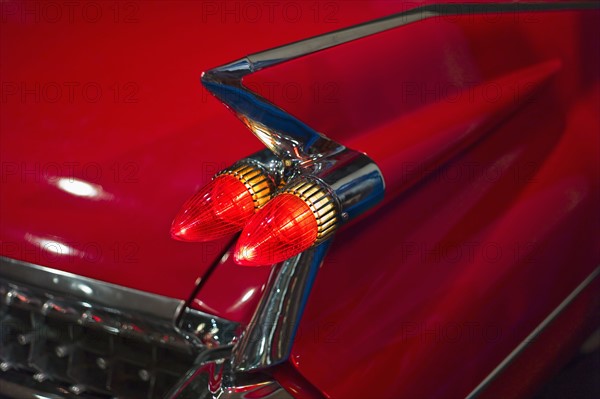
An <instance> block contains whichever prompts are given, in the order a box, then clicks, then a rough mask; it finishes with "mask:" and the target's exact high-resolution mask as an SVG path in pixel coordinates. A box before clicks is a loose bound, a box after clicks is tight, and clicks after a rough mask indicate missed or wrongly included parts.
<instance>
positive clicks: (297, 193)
mask: <svg viewBox="0 0 600 399" xmlns="http://www.w3.org/2000/svg"><path fill="white" fill-rule="evenodd" d="M274 188H275V187H274V183H273V180H272V179H270V178H269V176H268V175H266V173H265V172H264V171H263V170H262V169H261V168H259V167H257V166H255V165H252V164H242V165H239V166H237V167H233V168H231V169H226V170H224V171H223V172H221V173H220V174H218V175H217V176H216V177H215V178H214V179H213V181H212V182H211V183H209V184H208V185H207V186H205V187H204V188H203V189H202V190H200V191H199V192H198V193H196V195H194V196H193V197H192V198H190V199H189V200H188V201H187V202H186V203H185V204H184V205H183V207H182V208H181V210H180V211H179V213H178V214H177V216H176V217H175V220H174V221H173V224H172V226H171V235H172V236H173V238H175V239H178V240H182V241H210V240H215V239H218V238H221V237H225V236H228V235H231V234H233V233H235V232H237V231H239V230H242V229H243V231H242V234H241V236H240V238H239V240H238V242H237V245H236V249H235V256H234V258H235V261H236V263H238V264H240V265H244V266H261V265H270V264H273V263H277V262H281V261H284V260H286V259H288V258H290V257H292V256H294V255H297V254H299V253H300V252H302V251H304V250H306V249H308V248H310V247H311V246H313V245H315V244H318V243H320V242H322V241H325V240H326V239H327V238H329V237H330V236H331V235H332V234H333V232H334V231H335V229H336V228H337V226H338V224H339V219H338V211H337V207H336V202H335V200H334V196H333V195H332V194H331V193H330V192H329V190H328V189H327V188H326V187H325V186H324V185H323V184H321V183H319V182H318V181H317V180H316V179H310V178H305V177H301V178H299V179H296V180H295V181H293V182H292V183H290V184H289V185H287V186H286V187H284V188H283V189H282V190H281V192H280V193H279V194H278V195H276V196H275V197H274V198H273V199H271V197H272V196H273V192H274Z"/></svg>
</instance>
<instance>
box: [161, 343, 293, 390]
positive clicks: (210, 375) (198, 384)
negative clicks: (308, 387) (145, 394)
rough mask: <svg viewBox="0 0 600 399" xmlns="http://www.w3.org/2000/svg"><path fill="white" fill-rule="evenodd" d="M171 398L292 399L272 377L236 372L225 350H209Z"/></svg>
mask: <svg viewBox="0 0 600 399" xmlns="http://www.w3.org/2000/svg"><path fill="white" fill-rule="evenodd" d="M167 398H168V399H215V398H218V399H293V397H292V396H291V395H290V394H289V393H288V392H287V391H286V390H285V389H283V388H282V387H281V385H280V384H279V383H278V382H277V381H275V380H273V379H272V378H271V377H269V376H267V375H265V374H261V373H236V372H235V371H234V370H233V369H232V363H231V359H230V353H229V352H227V350H226V349H221V350H214V351H208V352H207V353H206V354H205V355H204V356H203V357H202V358H201V359H199V360H198V361H197V362H196V366H195V367H194V368H193V369H191V370H190V371H189V372H188V373H187V374H186V375H185V377H184V378H182V380H181V381H180V383H179V384H178V385H177V386H176V387H175V388H174V389H173V390H172V391H171V392H170V393H169V395H168V396H167Z"/></svg>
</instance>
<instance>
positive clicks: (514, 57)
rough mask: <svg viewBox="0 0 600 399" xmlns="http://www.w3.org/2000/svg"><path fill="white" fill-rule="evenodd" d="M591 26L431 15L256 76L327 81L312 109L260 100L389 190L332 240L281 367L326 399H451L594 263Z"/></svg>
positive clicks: (595, 99) (598, 96) (524, 17)
mask: <svg viewBox="0 0 600 399" xmlns="http://www.w3.org/2000/svg"><path fill="white" fill-rule="evenodd" d="M598 18H599V14H598V12H593V13H577V12H560V13H544V14H520V15H518V16H516V15H503V16H500V15H485V16H481V15H467V16H464V17H452V18H438V19H433V20H430V21H426V22H420V23H416V24H413V25H408V26H405V27H402V28H398V29H396V30H395V31H393V32H386V33H383V34H379V35H376V36H374V37H371V38H368V39H363V40H361V41H360V42H356V43H353V44H348V45H346V46H342V47H339V48H336V49H331V50H327V51H325V52H321V53H318V54H314V55H312V56H309V57H306V58H304V59H301V60H298V61H297V62H294V63H289V64H286V65H281V66H277V67H275V68H273V69H271V70H265V71H262V72H260V73H257V74H256V75H255V76H254V80H252V81H251V84H252V85H255V87H257V88H259V89H260V88H261V87H264V83H261V82H265V81H270V80H271V81H272V80H275V81H278V80H279V79H287V82H291V81H295V82H298V83H297V86H298V87H302V88H306V87H310V86H309V85H311V84H314V82H315V80H316V82H317V83H318V84H321V86H322V87H324V86H325V83H326V82H333V84H332V87H337V88H338V89H339V93H340V99H341V100H339V101H331V102H324V103H323V104H321V105H320V106H319V107H315V106H314V104H306V103H300V102H294V101H290V96H289V95H288V96H287V97H286V96H280V97H277V96H274V95H272V96H271V97H270V98H272V99H273V101H275V102H276V103H278V104H280V105H281V106H282V107H284V108H285V109H290V110H291V111H292V112H293V113H294V114H295V115H297V116H298V117H300V118H301V119H303V120H305V121H306V122H308V123H309V124H310V125H312V126H314V127H316V128H317V129H319V130H320V131H322V132H325V133H326V134H328V135H330V136H332V137H334V138H336V139H337V140H340V141H341V142H342V143H345V144H347V145H349V146H351V147H353V148H355V149H358V150H362V151H366V152H367V153H368V154H371V155H372V156H373V159H374V160H375V161H377V162H378V163H379V164H380V165H381V167H382V171H383V173H384V177H385V178H386V180H387V181H388V182H389V186H390V187H391V189H390V190H389V191H388V192H387V193H386V194H388V197H387V201H386V203H385V204H384V205H383V206H381V207H380V208H379V209H378V210H376V211H374V212H371V214H370V216H369V217H366V218H364V219H363V220H362V221H360V222H358V223H355V224H353V225H352V226H347V227H346V229H345V230H343V231H342V232H340V233H339V234H338V235H337V236H336V238H335V242H334V244H333V246H332V248H331V252H330V254H329V255H328V257H327V259H326V261H325V264H324V265H323V267H322V269H321V270H320V272H319V274H318V276H317V279H316V282H315V287H314V289H313V292H312V294H311V297H310V299H309V302H308V305H307V309H306V312H305V314H304V317H303V319H302V322H301V327H300V333H299V335H298V336H297V338H296V342H295V345H294V349H293V355H292V362H293V363H294V365H295V366H296V368H297V369H298V370H299V371H300V372H301V373H302V375H303V376H304V377H305V378H306V379H307V380H309V381H311V382H312V383H314V384H315V385H316V386H317V387H318V388H319V389H320V390H321V392H322V393H323V395H324V396H326V397H333V398H365V397H377V398H397V397H407V398H414V397H464V396H466V395H468V394H469V393H470V392H471V391H472V390H473V389H474V388H475V387H476V386H477V385H478V384H479V383H480V382H481V381H483V379H484V378H485V377H486V376H487V375H488V374H489V373H490V372H491V371H492V370H493V369H494V368H495V367H496V366H497V365H498V364H499V363H500V362H501V361H502V360H503V359H504V358H505V357H506V356H507V355H508V354H509V353H510V352H511V351H512V350H513V349H514V348H515V347H516V346H517V345H518V344H519V343H520V342H521V341H522V340H523V339H524V338H525V337H526V336H527V335H528V334H529V333H530V332H531V331H532V330H533V329H534V328H535V327H536V326H537V325H538V324H539V323H540V322H541V321H542V320H543V319H544V318H545V317H546V316H547V315H548V314H550V312H552V310H553V309H554V308H555V307H556V306H558V304H559V303H560V302H561V301H562V300H563V299H564V298H565V297H566V296H567V295H568V294H569V293H570V292H571V291H572V290H573V289H574V288H575V287H576V286H577V285H578V284H579V283H580V282H581V281H582V280H584V279H585V278H586V277H587V276H588V275H589V274H590V273H591V271H592V270H593V269H594V268H595V267H596V266H597V265H598V264H599V263H600V256H599V254H598V252H597V248H598V247H599V242H598V237H599V236H600V235H599V234H598V233H599V226H598V222H597V221H598V218H599V210H598V207H597V204H598V203H599V202H600V198H599V188H600V187H599V182H600V176H599V170H598V159H600V135H599V134H598V133H599V132H600V125H599V120H598V109H599V104H600V86H599V77H598V71H599V70H600V63H599V62H598V54H599V52H598V51H597V49H598V45H599V42H598V40H599V39H598V38H599V37H600V34H599V32H598V24H597V22H598ZM415 38H418V40H415ZM392 43H393V45H392ZM357 54H359V55H360V56H356V55H357ZM376 55H379V57H376ZM384 55H385V60H386V62H385V63H383V62H381V63H374V62H373V60H376V59H380V60H381V59H384V57H383V56H384ZM382 64H383V66H382ZM370 69H371V72H372V73H370V74H369V70H370ZM373 70H374V71H373ZM317 71H318V74H317ZM315 76H316V77H315ZM294 79H296V80H294ZM284 81H285V80H284ZM351 83H356V84H351ZM478 92H479V93H478ZM262 94H263V95H265V96H269V93H268V92H266V91H264V90H263V92H262ZM465 96H467V97H465ZM356 109H360V110H361V112H356ZM364 265H370V266H369V267H364ZM325 304H327V305H326V306H325ZM569 312H570V310H569V309H568V310H567V313H566V316H565V317H570V316H571V317H574V318H575V319H578V317H576V316H572V315H570V313H569ZM579 322H580V323H582V322H583V320H582V319H579ZM548 334H549V336H550V338H545V339H547V340H549V341H553V342H558V341H557V340H558V339H562V338H563V337H564V334H560V333H557V332H556V330H552V329H550V330H549V331H548ZM540 350H543V349H540ZM555 355H556V353H555V352H551V351H550V350H548V355H547V356H545V358H546V359H548V363H547V364H545V365H543V366H542V365H539V367H542V368H543V367H548V368H550V367H552V365H553V362H552V359H554V356H555ZM518 361H519V360H518ZM518 361H517V362H518ZM520 361H527V357H526V356H525V357H523V358H521V359H520ZM542 374H544V373H538V374H536V378H535V379H534V380H532V381H531V384H535V383H539V381H540V379H541V377H539V376H540V375H542ZM545 375H547V373H545ZM507 378H508V377H507ZM502 381H503V379H502V376H500V378H499V379H498V382H497V384H494V385H493V386H492V388H491V389H498V388H499V387H502V385H503V384H502ZM507 381H510V379H507ZM494 387H495V388H494ZM531 387H532V385H528V386H527V389H531ZM503 392H506V389H504V390H503ZM517 392H522V393H523V392H526V389H523V387H521V388H520V389H519V390H517V391H515V394H516V393H517ZM487 394H488V395H494V391H493V390H490V391H488V392H487Z"/></svg>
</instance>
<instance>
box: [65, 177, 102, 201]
mask: <svg viewBox="0 0 600 399" xmlns="http://www.w3.org/2000/svg"><path fill="white" fill-rule="evenodd" d="M56 186H57V187H58V188H59V189H61V190H62V191H64V192H66V193H69V194H71V195H75V196H77V197H84V198H92V199H110V198H112V195H110V194H108V193H105V192H104V190H102V187H100V186H98V185H96V184H92V183H88V182H86V181H83V180H80V179H76V178H73V177H61V178H59V179H57V180H56Z"/></svg>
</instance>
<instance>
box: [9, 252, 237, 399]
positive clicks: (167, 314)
mask: <svg viewBox="0 0 600 399" xmlns="http://www.w3.org/2000/svg"><path fill="white" fill-rule="evenodd" d="M94 292H95V293H96V294H97V297H96V296H90V293H94ZM111 293H113V295H111ZM121 301H127V302H126V303H123V302H121ZM153 307H154V308H153ZM179 309H182V304H181V303H180V301H179V300H176V299H172V298H165V297H160V296H156V295H153V294H149V293H144V292H140V291H136V290H132V289H128V288H125V287H120V286H116V285H112V284H107V283H104V282H101V281H98V280H93V279H89V278H84V277H81V276H76V275H73V274H69V273H64V272H61V271H57V270H54V269H50V268H45V267H41V266H37V265H32V264H29V263H25V262H20V261H16V260H12V259H7V258H0V387H2V393H3V394H5V395H10V397H27V395H29V394H30V393H31V394H33V395H35V394H37V393H36V392H47V393H49V394H52V393H54V394H56V393H57V392H58V394H61V393H62V394H63V396H65V397H67V396H69V395H76V396H81V397H113V396H118V397H123V398H162V397H163V396H164V395H165V394H166V392H167V391H168V390H169V389H170V388H171V387H172V386H173V385H174V384H176V383H177V381H178V380H179V379H180V378H181V376H182V375H185V373H186V372H187V371H188V370H189V369H190V368H191V367H192V366H193V364H194V361H195V360H196V359H197V358H198V356H200V355H201V354H202V353H204V352H206V351H207V350H209V349H211V348H218V347H230V346H231V344H232V343H233V342H234V341H235V340H236V339H237V336H238V335H239V333H240V331H239V326H238V325H237V324H236V323H233V322H230V321H228V320H224V319H220V318H218V317H214V316H211V315H207V314H205V313H202V312H199V311H196V310H193V309H188V308H186V309H184V311H183V314H182V315H181V317H178V314H177V312H178V311H179ZM175 319H177V320H179V324H178V325H177V326H176V325H175V324H174V320H175ZM49 397H51V396H49Z"/></svg>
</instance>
